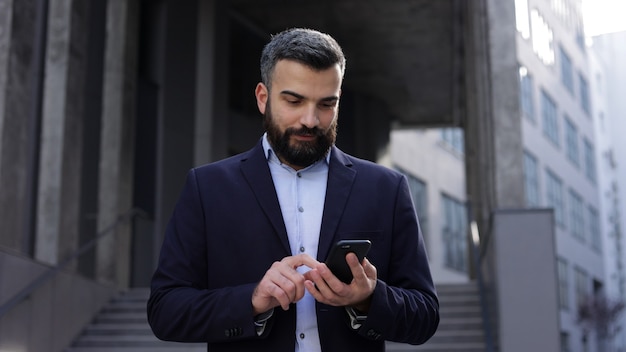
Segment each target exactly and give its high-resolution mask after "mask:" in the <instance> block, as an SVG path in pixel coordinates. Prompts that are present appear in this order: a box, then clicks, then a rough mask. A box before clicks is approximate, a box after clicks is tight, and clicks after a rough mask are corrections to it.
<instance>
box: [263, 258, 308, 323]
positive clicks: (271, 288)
mask: <svg viewBox="0 0 626 352" xmlns="http://www.w3.org/2000/svg"><path fill="white" fill-rule="evenodd" d="M318 264H319V262H318V261H317V260H315V259H314V258H313V257H311V256H310V255H308V254H298V255H295V256H290V257H285V258H283V259H282V260H281V261H279V262H274V264H272V266H271V267H270V268H269V270H267V271H266V272H265V275H264V276H263V278H262V279H261V282H259V284H258V285H257V286H256V288H255V289H254V292H253V293H252V307H253V310H254V311H253V315H254V316H256V315H258V314H261V313H264V312H267V311H268V310H270V309H272V308H274V307H277V306H281V307H282V308H283V309H284V310H288V309H289V305H290V304H291V303H295V302H298V301H299V300H300V299H302V297H303V296H304V292H305V288H304V281H305V280H306V279H305V278H304V275H302V274H300V273H299V272H298V271H297V270H296V269H297V268H298V267H300V266H302V265H306V266H308V267H309V268H314V267H315V266H316V265H318Z"/></svg>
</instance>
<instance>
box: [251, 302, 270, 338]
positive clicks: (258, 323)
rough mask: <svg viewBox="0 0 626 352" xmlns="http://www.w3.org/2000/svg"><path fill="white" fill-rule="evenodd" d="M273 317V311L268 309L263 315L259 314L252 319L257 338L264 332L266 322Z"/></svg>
mask: <svg viewBox="0 0 626 352" xmlns="http://www.w3.org/2000/svg"><path fill="white" fill-rule="evenodd" d="M272 315H274V309H273V308H272V309H270V310H268V311H267V312H265V313H261V314H259V315H257V316H256V317H254V326H255V328H256V334H257V336H261V335H263V332H264V331H265V326H266V325H267V321H268V320H269V319H270V318H271V317H272Z"/></svg>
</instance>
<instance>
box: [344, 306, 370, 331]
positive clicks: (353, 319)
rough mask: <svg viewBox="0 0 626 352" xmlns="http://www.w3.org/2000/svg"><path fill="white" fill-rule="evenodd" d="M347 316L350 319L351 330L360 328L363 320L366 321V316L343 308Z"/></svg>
mask: <svg viewBox="0 0 626 352" xmlns="http://www.w3.org/2000/svg"><path fill="white" fill-rule="evenodd" d="M345 308H346V312H347V313H348V316H349V317H350V327H351V328H352V329H353V330H358V329H360V328H361V326H362V325H363V323H364V322H365V320H366V319H367V314H362V313H361V312H359V311H357V310H356V309H354V308H352V307H345Z"/></svg>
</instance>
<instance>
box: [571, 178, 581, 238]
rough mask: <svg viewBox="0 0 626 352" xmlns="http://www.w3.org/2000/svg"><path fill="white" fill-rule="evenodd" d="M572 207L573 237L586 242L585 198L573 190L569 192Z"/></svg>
mask: <svg viewBox="0 0 626 352" xmlns="http://www.w3.org/2000/svg"><path fill="white" fill-rule="evenodd" d="M569 197H570V200H569V203H570V204H569V206H570V227H571V231H572V235H573V236H574V237H575V238H577V239H579V240H581V241H584V240H585V218H584V208H585V207H584V205H583V198H582V197H581V196H580V195H579V194H578V193H576V191H574V190H573V189H570V190H569Z"/></svg>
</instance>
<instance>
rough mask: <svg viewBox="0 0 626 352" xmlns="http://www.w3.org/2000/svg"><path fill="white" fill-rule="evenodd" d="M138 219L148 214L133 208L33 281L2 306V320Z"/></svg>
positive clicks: (0, 309) (0, 315) (0, 312)
mask: <svg viewBox="0 0 626 352" xmlns="http://www.w3.org/2000/svg"><path fill="white" fill-rule="evenodd" d="M137 217H147V213H146V212H145V211H143V210H142V209H139V208H132V209H130V210H128V211H127V212H125V213H122V214H120V215H119V216H118V217H117V219H116V220H115V221H114V222H113V223H112V224H111V225H109V226H107V227H106V228H105V229H104V230H102V232H100V233H99V234H97V235H96V237H94V238H92V239H91V240H90V241H89V242H87V243H85V244H84V245H83V246H81V247H80V248H79V249H78V250H76V251H75V252H74V253H72V255H71V256H69V257H68V258H67V259H65V260H64V261H63V262H61V263H60V264H58V265H57V266H55V267H52V268H49V269H48V270H47V271H46V272H44V273H42V274H41V275H39V276H38V277H36V278H35V279H34V280H32V281H31V282H30V283H29V284H28V285H26V287H24V288H23V289H22V290H20V291H19V292H18V293H16V294H15V295H14V296H13V297H11V299H9V300H8V301H7V302H6V303H4V304H2V306H0V318H2V317H3V316H4V315H5V314H7V313H8V312H9V311H10V310H11V309H13V308H14V307H15V306H17V305H18V304H20V303H21V302H22V301H23V300H25V299H27V298H28V297H30V296H31V295H32V294H33V293H34V292H35V291H36V290H37V289H38V288H39V287H41V286H42V285H43V284H45V283H47V282H48V281H50V280H51V279H52V278H53V277H55V275H56V274H58V273H59V272H60V271H61V270H63V269H65V268H66V267H67V266H68V265H69V264H70V263H71V262H73V261H74V260H76V259H77V258H78V257H80V256H81V255H83V254H84V253H85V252H87V251H88V250H90V249H91V248H93V247H94V246H95V245H96V243H97V242H98V241H99V240H100V239H101V238H103V237H105V236H107V235H108V234H110V233H112V232H113V230H115V229H116V228H117V227H118V226H120V225H121V224H124V223H127V222H130V221H132V220H134V219H135V218H137Z"/></svg>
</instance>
